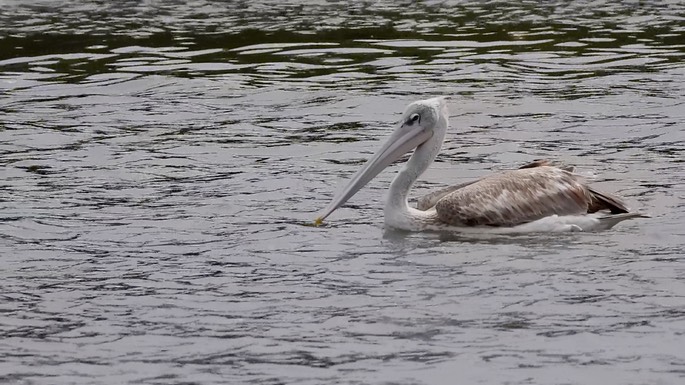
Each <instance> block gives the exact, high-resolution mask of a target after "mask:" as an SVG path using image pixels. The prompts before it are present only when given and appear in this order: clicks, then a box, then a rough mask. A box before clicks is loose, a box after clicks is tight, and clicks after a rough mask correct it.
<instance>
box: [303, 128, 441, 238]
mask: <svg viewBox="0 0 685 385" xmlns="http://www.w3.org/2000/svg"><path fill="white" fill-rule="evenodd" d="M413 123H414V122H412V121H411V120H408V121H406V120H404V119H403V120H402V121H401V122H400V124H399V126H398V127H397V128H396V129H395V131H394V132H393V133H392V134H391V135H390V137H389V138H388V140H387V141H386V142H385V143H384V144H383V146H382V147H381V148H380V149H379V150H378V151H376V153H375V154H374V155H373V156H372V157H371V159H369V160H368V161H367V162H366V163H365V164H364V166H363V167H362V168H361V170H359V171H357V173H356V174H354V176H353V177H352V179H350V181H349V182H348V183H347V185H345V188H343V189H342V190H340V191H339V192H338V193H337V194H336V196H335V197H334V198H333V200H332V201H331V203H329V204H328V207H326V209H325V210H324V211H323V212H322V213H321V215H319V217H318V218H316V220H315V221H314V223H315V224H316V225H317V226H318V225H320V224H321V223H322V222H323V220H324V219H326V217H327V216H329V215H331V213H332V212H333V211H335V210H336V209H337V208H338V207H340V206H342V205H343V204H344V203H345V202H347V200H348V199H350V198H351V197H352V196H353V195H354V194H356V193H357V191H359V190H361V188H362V187H364V186H366V184H367V183H369V181H371V179H373V178H374V177H375V176H376V175H378V174H380V172H381V171H383V170H384V169H385V168H386V167H388V165H390V164H391V163H392V162H394V161H396V160H398V159H400V158H401V157H402V155H404V154H406V153H408V152H410V151H411V150H413V149H415V148H416V147H418V146H419V145H421V144H422V143H424V142H425V141H426V140H428V139H430V137H431V136H432V135H433V133H432V131H431V130H429V129H427V128H425V127H423V126H422V125H421V124H413Z"/></svg>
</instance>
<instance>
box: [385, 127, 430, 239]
mask: <svg viewBox="0 0 685 385" xmlns="http://www.w3.org/2000/svg"><path fill="white" fill-rule="evenodd" d="M441 146H442V137H441V136H439V137H434V138H431V139H429V140H428V141H426V142H425V143H423V144H422V145H420V146H419V147H417V148H416V150H414V153H413V154H412V156H411V157H410V158H409V161H407V163H406V164H405V165H404V166H402V168H401V169H400V171H399V172H398V173H397V176H395V179H393V181H392V183H391V184H390V190H389V191H388V199H387V201H386V203H385V222H386V223H387V224H389V225H391V226H393V227H397V228H403V229H405V230H411V229H410V228H409V227H415V226H414V224H415V223H416V222H425V221H422V219H425V220H428V219H429V218H428V214H427V212H425V211H420V210H417V209H415V208H413V207H410V206H409V202H408V201H407V198H408V196H409V190H411V187H412V185H413V184H414V182H416V180H417V179H418V178H419V176H421V174H423V173H424V171H426V170H427V169H428V167H429V166H430V165H431V164H432V163H433V161H434V160H435V157H436V156H437V155H438V152H440V147H441ZM424 217H425V218H424Z"/></svg>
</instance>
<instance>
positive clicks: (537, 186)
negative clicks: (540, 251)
mask: <svg viewBox="0 0 685 385" xmlns="http://www.w3.org/2000/svg"><path fill="white" fill-rule="evenodd" d="M448 127H449V123H448V111H447V105H446V103H445V100H444V99H443V98H434V99H428V100H422V101H418V102H414V103H412V104H410V105H409V106H408V107H407V110H406V111H405V113H404V115H403V117H402V120H401V121H400V125H399V127H398V128H397V129H396V130H395V132H393V134H392V135H391V136H390V138H389V139H388V141H387V142H386V143H385V144H384V145H383V147H381V149H380V150H379V151H378V152H376V154H374V156H373V157H372V158H371V159H370V160H369V161H368V162H367V163H366V164H365V165H364V167H363V168H362V169H361V170H360V171H359V172H358V173H357V174H356V175H355V176H354V177H353V178H352V180H351V181H350V182H349V184H348V185H347V186H346V187H345V188H344V189H343V190H342V191H341V192H340V193H339V194H338V195H337V196H336V197H335V198H334V199H333V201H332V202H331V203H330V204H329V205H328V207H327V208H326V210H324V212H323V213H322V215H321V216H320V217H319V218H317V223H321V221H322V220H323V219H324V218H326V217H327V216H328V215H330V214H331V213H332V212H333V211H334V210H335V209H337V208H338V207H340V206H341V205H342V204H343V203H345V202H346V201H347V200H348V199H349V198H350V197H351V196H352V195H354V194H355V193H356V192H357V191H358V190H359V189H361V188H362V187H363V186H364V185H366V183H368V182H369V181H370V180H371V179H373V178H374V177H375V176H376V175H378V174H379V173H380V172H381V171H382V170H383V169H384V168H385V167H387V166H388V165H389V164H391V163H392V162H393V161H395V160H397V159H398V158H400V157H401V156H402V155H404V154H405V153H407V152H410V151H411V150H414V153H413V154H412V156H411V157H410V158H409V161H408V162H407V163H406V164H405V165H404V166H403V167H402V169H401V170H400V171H399V172H398V174H397V176H396V177H395V179H394V180H393V181H392V183H391V185H390V190H389V193H388V199H387V202H386V205H385V223H386V225H388V226H390V227H394V228H398V229H403V230H409V231H423V230H456V231H465V232H472V231H477V232H483V231H491V232H530V231H592V230H603V229H607V228H611V227H612V226H614V225H615V224H616V223H618V222H620V221H622V220H625V219H629V218H634V217H640V216H644V215H642V214H639V213H629V212H628V209H627V208H626V207H625V205H624V204H623V203H622V202H621V200H620V199H619V198H617V197H614V196H612V195H609V194H605V193H601V192H598V191H596V190H594V189H593V188H591V187H589V186H588V185H587V184H585V182H584V181H583V180H582V179H581V178H580V177H579V176H577V175H576V174H573V173H572V172H571V171H569V170H568V169H563V168H560V167H555V166H552V165H551V164H550V163H549V162H546V161H536V162H534V163H531V164H529V165H526V166H523V167H521V168H520V169H517V170H511V171H505V172H501V173H497V174H493V175H490V176H487V177H484V178H482V179H479V180H476V181H473V182H470V183H465V184H461V185H456V186H450V187H447V188H444V189H441V190H438V191H436V192H433V193H431V194H428V195H426V196H424V197H422V198H420V199H419V202H418V207H417V208H413V207H410V206H409V204H408V199H407V198H408V194H409V190H410V189H411V186H412V185H413V183H414V182H415V181H416V180H417V179H418V177H419V176H420V175H421V174H422V173H423V172H424V171H425V170H426V169H427V168H428V167H429V166H430V164H431V163H433V160H435V157H436V156H437V154H438V153H439V152H440V148H441V146H442V143H443V140H444V137H445V133H446V131H447V128H448Z"/></svg>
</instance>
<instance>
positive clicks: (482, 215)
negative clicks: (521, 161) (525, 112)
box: [435, 165, 622, 226]
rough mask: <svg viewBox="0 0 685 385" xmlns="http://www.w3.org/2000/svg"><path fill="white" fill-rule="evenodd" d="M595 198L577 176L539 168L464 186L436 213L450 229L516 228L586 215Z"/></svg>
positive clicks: (437, 205) (443, 201) (440, 202)
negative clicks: (554, 217) (542, 220)
mask: <svg viewBox="0 0 685 385" xmlns="http://www.w3.org/2000/svg"><path fill="white" fill-rule="evenodd" d="M593 195H594V194H592V193H591V192H590V190H589V188H588V187H587V186H586V185H585V184H584V183H583V181H582V180H580V178H579V177H577V176H576V175H574V174H572V173H570V172H568V171H566V170H563V169H560V168H557V167H552V166H546V165H536V166H533V167H528V168H522V169H518V170H512V171H506V172H502V173H499V174H494V175H491V176H488V177H485V178H483V179H480V180H478V181H475V182H473V183H470V184H467V185H465V186H460V188H458V189H456V190H454V191H451V192H449V193H447V194H446V195H444V196H443V197H442V198H440V199H439V200H438V201H437V203H435V209H436V211H437V214H438V218H439V219H440V220H441V221H442V222H444V223H448V224H450V225H457V226H459V225H461V226H515V225H518V224H522V223H526V222H530V221H534V220H537V219H540V218H544V217H547V216H550V215H555V214H556V215H579V214H585V213H587V212H588V210H589V208H590V207H591V205H592V204H593ZM612 198H613V197H612ZM617 203H620V202H617ZM620 204H622V203H620ZM612 211H613V210H612Z"/></svg>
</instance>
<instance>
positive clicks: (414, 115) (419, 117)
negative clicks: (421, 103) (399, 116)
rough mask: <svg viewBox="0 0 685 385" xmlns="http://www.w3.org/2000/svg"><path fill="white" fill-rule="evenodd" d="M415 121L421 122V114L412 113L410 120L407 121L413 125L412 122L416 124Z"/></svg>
mask: <svg viewBox="0 0 685 385" xmlns="http://www.w3.org/2000/svg"><path fill="white" fill-rule="evenodd" d="M414 122H421V115H419V114H412V115H411V116H410V117H409V120H408V121H407V123H408V124H409V125H410V126H411V125H412V124H414Z"/></svg>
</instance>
